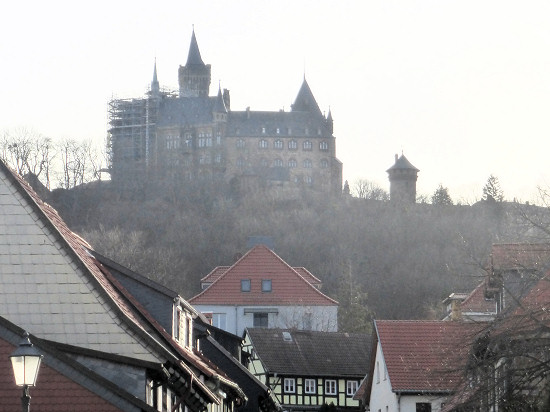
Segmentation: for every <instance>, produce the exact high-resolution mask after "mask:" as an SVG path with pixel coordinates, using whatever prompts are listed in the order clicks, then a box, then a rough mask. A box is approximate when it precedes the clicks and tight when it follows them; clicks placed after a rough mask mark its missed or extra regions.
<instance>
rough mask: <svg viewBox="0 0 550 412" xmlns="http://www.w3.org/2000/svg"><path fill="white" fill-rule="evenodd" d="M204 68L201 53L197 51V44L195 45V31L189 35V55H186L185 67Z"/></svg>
mask: <svg viewBox="0 0 550 412" xmlns="http://www.w3.org/2000/svg"><path fill="white" fill-rule="evenodd" d="M190 65H191V66H198V65H200V66H204V62H203V61H202V57H201V52H200V51H199V44H198V43H197V37H196V36H195V29H193V34H192V35H191V44H190V45H189V54H188V55H187V63H186V66H190Z"/></svg>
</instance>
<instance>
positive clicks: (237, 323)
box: [195, 305, 338, 336]
mask: <svg viewBox="0 0 550 412" xmlns="http://www.w3.org/2000/svg"><path fill="white" fill-rule="evenodd" d="M195 308H196V309H197V310H199V311H201V312H202V313H205V314H209V313H212V314H219V313H224V314H225V315H226V318H225V328H222V329H224V330H226V331H228V332H230V333H233V334H235V335H238V336H242V335H243V333H244V330H245V328H252V327H254V312H256V313H261V312H263V313H265V312H268V327H269V328H281V329H291V328H295V329H306V326H308V325H306V319H308V318H310V319H311V330H315V331H323V332H337V331H338V307H337V306H252V305H246V306H232V305H195ZM216 326H217V325H216Z"/></svg>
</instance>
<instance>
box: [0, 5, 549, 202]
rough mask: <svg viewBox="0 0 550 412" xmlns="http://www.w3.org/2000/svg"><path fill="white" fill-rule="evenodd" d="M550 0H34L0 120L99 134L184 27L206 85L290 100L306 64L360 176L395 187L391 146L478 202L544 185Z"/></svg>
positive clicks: (459, 197)
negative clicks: (205, 70) (113, 105)
mask: <svg viewBox="0 0 550 412" xmlns="http://www.w3.org/2000/svg"><path fill="white" fill-rule="evenodd" d="M549 21H550V2H548V1H536V0H533V1H508V0H499V1H484V0H476V1H470V0H460V1H454V0H434V1H428V0H426V1H419V0H372V1H370V0H339V1H329V0H314V1H313V0H312V1H307V0H279V1H263V0H232V1H227V0H225V1H222V0H192V1H191V0H179V1H165V0H156V1H154V2H153V1H142V0H133V1H126V0H120V1H117V0H110V1H94V2H77V1H58V0H52V1H48V2H44V1H36V0H30V1H26V2H15V1H12V2H9V3H8V4H7V5H3V7H2V17H0V39H1V40H0V55H1V56H2V65H1V68H0V74H1V78H2V83H3V85H2V87H1V93H0V133H4V132H10V131H11V132H12V131H14V130H17V129H22V128H24V129H27V130H30V131H32V132H33V133H38V134H42V135H45V136H48V137H51V138H53V139H62V138H74V139H77V140H92V141H93V142H95V143H96V144H98V145H103V144H104V142H105V138H106V135H107V122H108V117H107V106H108V102H109V100H110V99H112V98H115V97H116V98H122V97H124V98H126V97H141V96H142V95H143V94H144V93H145V91H146V89H147V87H148V85H149V84H150V81H151V79H152V75H153V67H154V63H155V59H156V63H157V71H158V77H159V82H160V84H161V86H166V87H169V88H173V89H176V88H177V82H178V79H177V73H178V67H179V66H180V65H184V64H185V62H186V59H187V52H188V49H189V42H190V38H191V33H192V30H193V27H194V28H195V34H196V36H197V41H198V44H199V48H200V51H201V54H202V58H203V61H204V62H205V63H207V64H211V65H212V85H211V89H210V93H211V94H216V93H217V89H218V84H220V85H221V87H222V88H227V89H229V90H230V91H231V107H232V109H234V110H244V109H245V108H246V107H250V108H251V110H280V109H285V110H290V105H291V104H292V103H293V101H294V99H295V97H296V95H297V93H298V90H299V88H300V86H301V84H302V81H303V78H304V76H305V78H306V79H307V81H308V83H309V85H310V87H311V89H312V91H313V94H314V96H315V98H316V100H317V103H318V104H319V107H320V108H321V110H322V111H323V112H328V110H329V109H330V110H331V112H332V116H333V118H334V134H335V136H336V142H337V143H336V154H337V157H338V158H339V159H340V160H341V161H342V162H343V178H344V180H347V181H348V182H349V184H350V186H351V187H352V189H353V185H354V184H355V182H357V181H358V180H359V179H363V180H369V181H371V182H374V183H376V184H378V185H379V186H381V187H382V188H384V189H386V190H388V189H389V181H388V178H387V173H386V170H387V169H388V168H389V167H391V166H392V165H393V163H394V156H395V154H396V153H398V154H405V156H406V157H407V158H408V160H409V161H410V162H411V163H412V164H413V165H414V166H416V167H417V168H418V169H420V172H419V174H418V182H417V192H418V194H423V195H426V196H431V195H432V194H433V193H434V191H435V190H436V189H437V187H438V186H439V185H440V184H441V185H443V186H444V187H446V188H448V190H449V193H450V195H451V197H452V198H453V200H454V201H460V202H462V203H473V202H475V201H476V200H479V199H480V198H481V196H482V188H483V186H484V184H485V183H486V181H487V179H488V177H489V176H490V175H491V174H492V175H494V176H496V177H497V178H498V179H499V181H500V185H501V188H502V189H503V191H504V196H505V199H506V200H513V199H517V200H520V201H530V202H537V201H538V188H539V187H540V188H548V186H549V185H550V170H549V167H548V162H547V158H548V153H547V150H548V148H549V145H550V143H549V138H548V137H549V136H550V116H549V114H550V24H549V23H548V22H549Z"/></svg>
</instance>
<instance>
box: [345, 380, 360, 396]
mask: <svg viewBox="0 0 550 412" xmlns="http://www.w3.org/2000/svg"><path fill="white" fill-rule="evenodd" d="M358 387H359V381H347V382H346V395H347V396H353V395H355V392H357V388H358Z"/></svg>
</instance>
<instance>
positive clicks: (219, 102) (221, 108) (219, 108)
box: [213, 88, 227, 113]
mask: <svg viewBox="0 0 550 412" xmlns="http://www.w3.org/2000/svg"><path fill="white" fill-rule="evenodd" d="M213 110H214V112H216V113H227V108H226V107H225V102H224V101H223V95H222V89H221V88H219V89H218V96H217V97H216V103H215V104H214V109H213Z"/></svg>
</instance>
